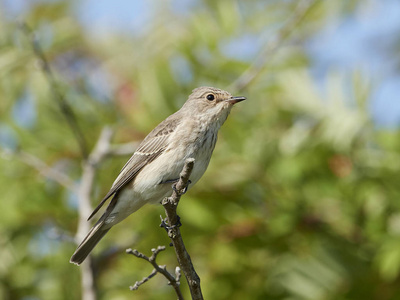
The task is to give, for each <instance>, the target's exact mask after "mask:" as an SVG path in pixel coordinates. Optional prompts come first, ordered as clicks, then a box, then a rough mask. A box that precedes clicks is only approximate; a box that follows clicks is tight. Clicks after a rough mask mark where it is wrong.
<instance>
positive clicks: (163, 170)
mask: <svg viewBox="0 0 400 300" xmlns="http://www.w3.org/2000/svg"><path fill="white" fill-rule="evenodd" d="M243 100H246V98H245V97H233V96H232V95H231V94H230V93H229V92H227V91H224V90H221V89H218V88H214V87H205V86H202V87H198V88H196V89H194V90H193V91H192V93H191V94H190V96H189V98H188V99H187V101H186V102H185V103H184V104H183V106H182V107H181V109H179V110H178V111H177V112H175V113H174V114H172V115H170V116H169V117H167V118H166V119H165V120H164V121H162V122H161V123H160V124H159V125H158V126H156V127H155V128H154V129H153V130H152V131H151V132H150V133H149V134H148V135H147V136H146V137H145V138H144V140H143V141H142V142H141V143H140V144H139V146H138V148H137V149H136V151H135V152H134V153H133V155H132V156H131V158H130V159H129V160H128V162H127V163H126V164H125V165H124V167H123V168H122V169H121V171H120V173H119V175H118V176H117V178H116V179H115V181H114V183H113V184H112V186H111V189H110V190H109V192H108V193H107V194H106V195H105V197H104V198H103V199H102V201H101V202H100V204H99V205H98V206H97V207H96V208H95V209H94V211H93V212H92V214H91V215H90V216H89V218H88V221H89V220H90V219H91V218H92V217H93V216H94V215H95V214H96V213H97V212H98V211H99V209H100V208H101V207H102V206H103V205H104V204H105V202H106V201H107V200H108V199H110V198H111V200H110V203H109V204H108V206H107V208H106V210H105V212H104V214H103V215H102V216H101V217H100V218H99V220H98V221H97V222H96V223H95V225H94V226H93V227H92V228H91V229H90V231H89V233H88V234H87V235H86V237H85V238H84V239H83V241H82V242H81V243H80V244H79V246H78V247H77V249H76V251H75V252H74V254H73V255H72V257H71V259H70V262H71V263H73V264H76V265H80V264H81V263H82V262H83V261H84V260H85V259H86V257H87V256H88V255H89V254H90V252H91V251H92V250H93V248H94V247H95V246H96V245H97V243H98V242H99V241H100V240H101V239H102V238H103V237H104V235H105V234H106V233H107V232H108V231H109V230H110V229H111V227H113V226H114V225H116V224H118V223H119V222H121V221H122V220H124V219H125V218H126V217H128V216H129V215H130V214H132V213H134V212H136V211H137V210H138V209H140V208H141V207H142V206H143V205H145V204H157V203H160V202H161V201H162V200H163V199H164V198H165V197H168V196H170V195H171V193H172V190H171V183H173V182H177V181H178V179H179V174H180V172H181V171H182V168H183V166H184V163H185V161H186V159H187V158H194V159H195V164H194V167H193V170H192V173H191V175H190V178H189V179H190V182H191V184H190V186H189V187H188V188H187V190H189V189H190V188H192V187H193V186H194V184H195V183H196V182H197V181H198V180H199V179H200V178H201V177H202V176H203V174H204V172H205V171H206V169H207V167H208V164H209V162H210V159H211V155H212V152H213V150H214V147H215V144H216V142H217V134H218V131H219V129H220V128H221V126H222V124H223V123H224V122H225V120H226V119H227V117H228V115H229V113H230V111H231V109H232V107H233V106H234V105H235V104H236V103H238V102H241V101H243Z"/></svg>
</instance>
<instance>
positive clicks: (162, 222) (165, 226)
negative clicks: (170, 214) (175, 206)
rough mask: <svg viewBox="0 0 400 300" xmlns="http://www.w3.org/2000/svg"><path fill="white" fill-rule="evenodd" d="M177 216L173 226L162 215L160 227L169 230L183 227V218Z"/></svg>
mask: <svg viewBox="0 0 400 300" xmlns="http://www.w3.org/2000/svg"><path fill="white" fill-rule="evenodd" d="M176 217H177V220H176V223H175V224H174V225H172V226H169V225H168V223H167V222H166V221H165V220H164V219H163V218H162V217H161V216H160V218H161V224H160V227H162V228H164V229H165V230H166V231H167V232H168V231H169V230H170V229H173V228H177V227H181V226H182V223H181V218H180V217H179V216H178V215H177V216H176Z"/></svg>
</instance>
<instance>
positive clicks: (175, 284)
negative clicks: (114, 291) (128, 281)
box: [126, 246, 183, 300]
mask: <svg viewBox="0 0 400 300" xmlns="http://www.w3.org/2000/svg"><path fill="white" fill-rule="evenodd" d="M164 250H165V246H158V247H157V249H154V248H153V249H151V252H152V253H153V254H152V255H151V256H150V257H147V256H146V255H144V254H143V253H141V252H139V251H137V250H136V249H135V250H132V249H127V250H126V253H128V254H132V255H134V256H136V257H138V258H141V259H144V260H146V261H148V262H149V263H151V264H152V265H153V267H154V270H153V271H152V272H151V274H150V275H149V276H147V277H145V278H143V279H142V280H141V281H136V282H135V284H134V285H133V286H131V287H130V289H131V290H137V289H138V288H139V286H141V285H142V284H143V283H145V282H147V281H149V280H150V279H151V278H153V277H154V276H155V275H156V274H157V273H161V274H162V275H164V277H165V278H167V280H168V283H169V284H170V285H172V287H173V288H174V290H175V293H176V295H177V296H178V299H179V300H181V299H183V295H182V292H181V290H180V287H179V286H180V282H179V280H180V272H179V271H177V270H178V269H179V268H178V267H177V269H176V270H175V273H176V277H174V276H173V275H172V274H171V273H170V272H168V271H167V267H166V266H165V265H164V266H159V265H158V264H157V262H156V259H157V255H158V254H159V253H160V252H161V251H164Z"/></svg>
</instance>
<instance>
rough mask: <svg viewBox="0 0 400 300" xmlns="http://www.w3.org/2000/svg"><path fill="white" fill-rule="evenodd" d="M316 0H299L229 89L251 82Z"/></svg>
mask: <svg viewBox="0 0 400 300" xmlns="http://www.w3.org/2000/svg"><path fill="white" fill-rule="evenodd" d="M317 2H318V0H303V1H299V4H298V5H297V7H296V9H295V11H294V12H293V14H292V15H291V16H290V17H289V18H288V20H287V21H286V22H285V23H284V25H283V26H282V27H281V29H280V30H279V31H278V32H277V33H276V35H275V37H274V38H273V39H272V40H271V41H270V42H269V43H267V44H266V45H265V47H264V48H263V49H262V50H261V52H260V53H259V55H258V56H257V57H256V58H255V60H254V61H253V63H252V64H251V66H250V67H249V68H248V69H247V70H246V71H245V72H244V73H243V74H242V75H241V76H239V78H237V79H236V80H235V82H233V83H232V84H231V86H230V88H229V90H232V91H236V92H237V91H241V90H243V89H244V88H245V87H246V86H248V85H249V84H250V83H251V82H253V80H254V79H255V78H256V77H257V76H258V75H259V74H260V72H261V71H262V70H263V69H264V67H265V65H266V63H267V62H268V61H269V60H271V58H272V57H273V55H274V54H275V53H276V51H277V50H278V49H279V48H280V47H281V46H282V45H283V44H284V43H285V42H286V41H287V40H288V38H289V37H290V36H291V34H292V33H293V32H294V31H295V30H296V27H297V26H298V25H299V24H300V23H301V22H302V21H303V19H304V18H305V17H306V16H307V15H308V13H309V12H310V11H311V9H312V7H313V6H314V5H315V4H316V3H317Z"/></svg>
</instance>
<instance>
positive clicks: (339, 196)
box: [0, 0, 400, 300]
mask: <svg viewBox="0 0 400 300" xmlns="http://www.w3.org/2000/svg"><path fill="white" fill-rule="evenodd" d="M21 24H22V25H21ZM23 24H25V25H23ZM26 25H27V26H29V28H30V29H29V28H27V27H26ZM29 30H31V33H29ZM33 34H34V35H35V37H36V39H35V40H32V39H31V38H32V35H33ZM399 37H400V3H399V2H398V1H396V0H362V1H361V0H342V1H322V0H315V1H311V0H309V1H308V0H303V1H297V0H296V1H295V0H284V1H278V0H268V1H263V0H246V1H228V0H221V1H211V0H190V1H183V0H169V1H161V0H160V1H157V0H150V1H128V0H115V1H105V0H99V1H96V0H82V1H61V0H31V1H28V0H26V1H24V0H2V1H0V95H1V96H0V114H1V115H0V116H1V119H0V147H1V148H0V154H1V155H0V191H1V198H2V201H1V209H0V298H1V299H24V300H36V299H52V300H54V299H80V298H81V280H80V276H81V275H80V269H79V268H78V267H76V266H74V265H71V264H70V263H69V262H68V261H69V258H70V256H71V254H72V253H73V251H74V250H75V246H76V245H75V243H74V235H75V233H76V230H77V224H78V218H79V216H78V197H77V194H76V192H75V191H74V190H73V189H69V188H66V187H64V186H62V185H60V184H59V182H58V181H57V180H55V178H54V176H51V174H50V175H49V174H48V172H44V171H43V170H49V168H50V170H55V171H57V172H58V173H57V174H59V173H62V174H64V175H65V176H67V177H65V178H66V180H67V183H71V182H72V183H73V184H75V185H77V186H79V184H80V182H81V176H82V153H81V151H80V148H79V146H78V143H77V139H76V135H74V132H73V131H72V130H71V128H70V126H69V125H68V122H67V119H66V118H65V113H63V112H62V111H61V110H60V105H59V103H60V102H59V99H57V97H56V96H57V95H62V97H63V98H64V99H65V102H66V104H65V106H67V107H69V108H70V109H71V110H72V111H73V114H74V115H75V118H76V121H77V123H78V126H79V128H80V129H81V131H82V132H83V135H84V137H85V140H86V143H87V145H88V146H87V147H88V149H89V151H90V150H91V149H92V148H93V146H94V145H95V143H96V141H97V139H98V137H99V135H100V132H101V131H102V129H103V128H104V126H109V127H111V128H113V130H114V137H113V143H114V144H116V145H119V144H124V143H128V142H132V141H133V142H135V141H140V140H141V139H142V138H143V137H144V136H145V135H146V134H147V133H148V132H149V131H150V130H151V129H152V128H153V127H154V126H156V125H157V124H158V123H159V122H160V121H161V120H163V119H164V118H165V117H167V116H168V115H170V114H171V113H173V112H175V111H176V110H177V109H179V108H180V107H181V105H182V104H183V103H184V101H185V100H186V98H187V96H188V94H190V92H191V90H192V89H193V88H195V87H198V86H202V85H211V86H215V87H219V88H222V89H228V90H229V91H230V92H232V93H233V94H235V95H244V96H246V97H247V98H248V101H246V102H242V103H240V104H238V105H237V106H236V107H235V108H234V109H233V110H232V113H231V116H230V117H229V118H228V120H227V122H226V123H225V125H224V126H223V128H222V130H221V132H220V135H219V141H218V143H217V146H216V149H215V151H214V155H213V158H212V160H211V164H210V167H209V169H208V171H207V172H206V174H205V176H204V177H203V179H202V180H201V181H200V182H199V183H198V184H197V185H196V187H195V188H193V189H192V190H191V191H190V193H188V194H187V195H185V196H184V197H183V198H182V201H181V203H180V205H179V215H180V216H181V218H182V223H183V226H182V228H181V230H182V234H183V237H184V240H185V242H186V245H187V248H188V251H189V253H190V254H191V256H192V259H193V262H194V264H195V267H196V269H197V271H198V273H199V275H200V277H201V280H202V289H203V293H204V296H205V298H207V299H311V300H314V299H315V300H321V299H335V300H337V299H377V300H378V299H379V300H386V299H400V275H399V270H400V201H399V200H400V182H399V171H400V153H399V151H400V132H399V125H400V99H399V94H400V56H399V53H400V46H399V45H400V38H399ZM35 45H36V46H38V45H39V46H40V48H41V49H42V52H43V54H44V56H45V58H46V60H47V62H48V63H49V65H50V67H51V69H52V74H53V78H52V77H49V76H46V72H43V62H42V61H41V59H40V56H39V55H38V53H37V49H36V53H35V49H34V46H35ZM133 151H134V148H133V147H132V152H133ZM128 158H129V155H125V156H112V157H109V158H107V159H105V160H104V161H103V162H102V163H101V164H100V165H99V166H98V169H97V173H96V179H95V182H94V186H93V191H92V205H93V206H95V205H96V204H97V203H98V202H99V201H100V200H101V198H102V197H103V196H104V195H105V193H106V192H107V191H108V189H109V188H110V186H111V184H112V182H113V180H114V178H115V177H116V175H117V174H118V172H119V170H120V168H121V167H122V166H123V164H124V163H125V161H126V160H127V159H128ZM53 175H54V174H53ZM65 178H64V177H63V179H65ZM66 185H68V184H66ZM161 213H163V209H162V207H159V206H152V207H145V208H143V209H142V210H141V211H140V212H139V213H137V214H135V215H133V216H131V217H130V218H129V219H127V220H125V221H124V223H122V224H120V225H118V226H116V227H115V228H114V229H113V230H112V231H111V232H110V234H108V235H107V236H106V237H105V239H104V240H103V241H102V242H101V243H100V244H99V245H98V247H97V248H96V250H95V251H94V263H93V264H94V274H95V276H94V278H95V286H96V291H97V297H98V299H132V298H135V299H175V295H174V292H173V289H172V288H171V287H170V286H167V285H166V280H165V279H164V278H163V277H161V276H156V277H155V278H153V279H152V280H151V281H149V282H148V283H146V284H145V285H143V286H141V287H140V289H139V290H138V291H130V290H129V286H130V285H132V284H133V283H134V282H135V281H136V280H140V279H142V278H143V277H145V276H147V275H148V274H150V272H151V270H152V267H151V266H150V265H149V264H147V263H145V262H144V261H141V260H139V259H137V258H134V257H132V256H128V255H127V254H125V251H124V250H125V249H126V248H128V247H132V248H137V249H138V250H139V251H141V252H144V253H146V254H150V249H151V248H154V247H156V246H158V245H168V243H169V240H168V238H167V236H166V234H165V232H164V231H163V230H162V229H160V228H159V227H158V225H159V215H160V214H161ZM158 263H159V264H166V265H167V266H168V269H169V270H171V271H172V270H173V269H174V268H175V266H176V265H177V262H176V258H175V255H174V253H173V249H172V248H169V249H168V250H167V251H165V252H163V253H161V254H160V255H159V258H158ZM182 289H183V292H184V293H185V295H186V296H187V297H189V294H188V293H189V292H188V289H187V287H186V282H185V281H184V279H182Z"/></svg>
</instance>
